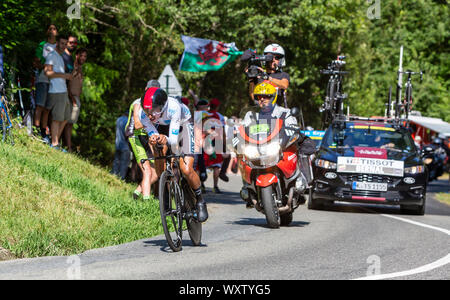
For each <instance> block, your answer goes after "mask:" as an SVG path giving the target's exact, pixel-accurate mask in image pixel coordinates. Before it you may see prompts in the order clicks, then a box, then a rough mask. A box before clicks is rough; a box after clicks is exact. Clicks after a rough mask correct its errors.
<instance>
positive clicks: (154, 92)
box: [141, 87, 167, 110]
mask: <svg viewBox="0 0 450 300" xmlns="http://www.w3.org/2000/svg"><path fill="white" fill-rule="evenodd" d="M166 103H167V94H166V92H165V91H164V90H163V89H161V88H157V87H151V88H148V89H146V90H145V94H144V96H142V98H141V106H142V108H144V109H146V110H154V109H156V108H158V107H161V110H163V107H164V106H165V104H166Z"/></svg>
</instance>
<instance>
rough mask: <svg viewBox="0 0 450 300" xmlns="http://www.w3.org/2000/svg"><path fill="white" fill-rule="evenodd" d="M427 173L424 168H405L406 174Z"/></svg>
mask: <svg viewBox="0 0 450 300" xmlns="http://www.w3.org/2000/svg"><path fill="white" fill-rule="evenodd" d="M423 172H425V167H424V166H413V167H409V168H405V174H420V173H423Z"/></svg>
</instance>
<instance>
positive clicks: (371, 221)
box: [0, 176, 450, 280]
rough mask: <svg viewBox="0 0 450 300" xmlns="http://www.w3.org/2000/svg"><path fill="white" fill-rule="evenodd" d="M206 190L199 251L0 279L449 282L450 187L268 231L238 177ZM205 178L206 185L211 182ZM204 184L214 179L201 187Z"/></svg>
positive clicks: (121, 256)
mask: <svg viewBox="0 0 450 300" xmlns="http://www.w3.org/2000/svg"><path fill="white" fill-rule="evenodd" d="M230 178H231V180H230V182H229V183H227V184H225V183H221V186H222V187H223V191H224V194H223V195H220V196H218V195H215V194H212V193H208V194H207V195H206V197H207V200H208V203H209V204H208V208H209V212H210V219H209V220H208V222H207V223H206V224H204V226H203V239H202V241H203V245H202V246H199V247H194V246H192V244H191V242H190V240H189V237H188V235H187V233H186V234H185V237H186V238H187V240H185V241H184V244H183V245H184V246H183V251H181V252H179V253H172V252H171V250H170V248H168V247H167V243H166V240H165V238H164V236H157V237H154V238H149V239H143V240H139V241H135V242H132V243H128V244H124V245H119V246H114V247H108V248H104V249H95V250H91V251H87V252H85V253H82V254H80V255H78V256H72V257H44V258H36V259H22V260H14V261H6V262H1V263H0V279H232V280H239V279H246V280H248V279H363V278H366V277H367V276H368V275H379V276H378V277H370V278H373V279H386V278H394V279H450V254H449V253H450V217H449V216H450V206H447V205H445V204H441V203H439V202H437V201H436V200H435V199H434V193H436V192H447V193H448V192H450V186H449V184H448V181H439V182H433V183H432V184H430V188H429V193H428V197H427V206H426V215H425V216H411V215H402V214H401V213H400V211H399V209H398V208H395V207H379V206H371V205H355V204H350V205H349V204H342V203H338V204H335V205H333V206H331V207H329V208H328V209H327V210H325V211H316V210H308V209H307V208H306V206H305V205H303V206H300V207H299V208H298V209H297V210H296V211H295V213H294V221H293V223H292V225H291V226H289V227H283V228H280V229H269V228H267V227H266V221H265V217H264V216H263V215H262V214H260V213H258V212H257V211H256V210H254V209H252V210H248V209H246V208H245V205H244V203H243V201H242V200H240V198H239V194H238V191H239V189H240V186H241V180H240V178H239V177H237V176H231V177H230ZM209 180H210V179H209ZM208 183H209V186H211V181H208Z"/></svg>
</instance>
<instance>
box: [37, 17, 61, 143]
mask: <svg viewBox="0 0 450 300" xmlns="http://www.w3.org/2000/svg"><path fill="white" fill-rule="evenodd" d="M57 35H58V30H57V28H56V26H55V25H54V24H50V26H48V27H47V40H46V41H43V42H41V43H40V44H39V46H38V48H37V49H36V55H35V57H34V59H33V67H34V68H35V69H36V70H37V72H39V71H40V73H39V76H37V78H36V110H35V112H34V124H33V125H34V126H35V128H34V132H35V134H38V135H39V134H40V135H41V136H42V138H43V139H44V141H45V142H47V143H49V144H50V138H49V134H50V131H49V129H48V116H49V110H47V108H46V105H47V101H48V89H49V84H50V83H49V80H48V77H47V76H46V75H45V71H44V64H45V61H46V58H47V56H48V55H49V54H50V53H51V52H53V51H54V50H55V48H56V36H57Z"/></svg>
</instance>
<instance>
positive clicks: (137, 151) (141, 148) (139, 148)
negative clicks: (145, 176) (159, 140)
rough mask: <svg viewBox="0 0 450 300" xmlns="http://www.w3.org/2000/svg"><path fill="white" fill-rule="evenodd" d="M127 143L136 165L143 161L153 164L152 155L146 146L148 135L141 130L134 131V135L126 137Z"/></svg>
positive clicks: (147, 145)
mask: <svg viewBox="0 0 450 300" xmlns="http://www.w3.org/2000/svg"><path fill="white" fill-rule="evenodd" d="M128 142H129V143H130V146H131V149H132V150H133V154H134V157H135V158H136V161H137V162H138V163H141V161H142V160H143V159H144V160H149V161H150V162H151V163H153V162H154V155H153V152H152V150H151V149H150V146H149V144H148V135H147V134H146V133H144V131H143V130H135V132H134V134H133V135H132V136H130V137H128Z"/></svg>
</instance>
